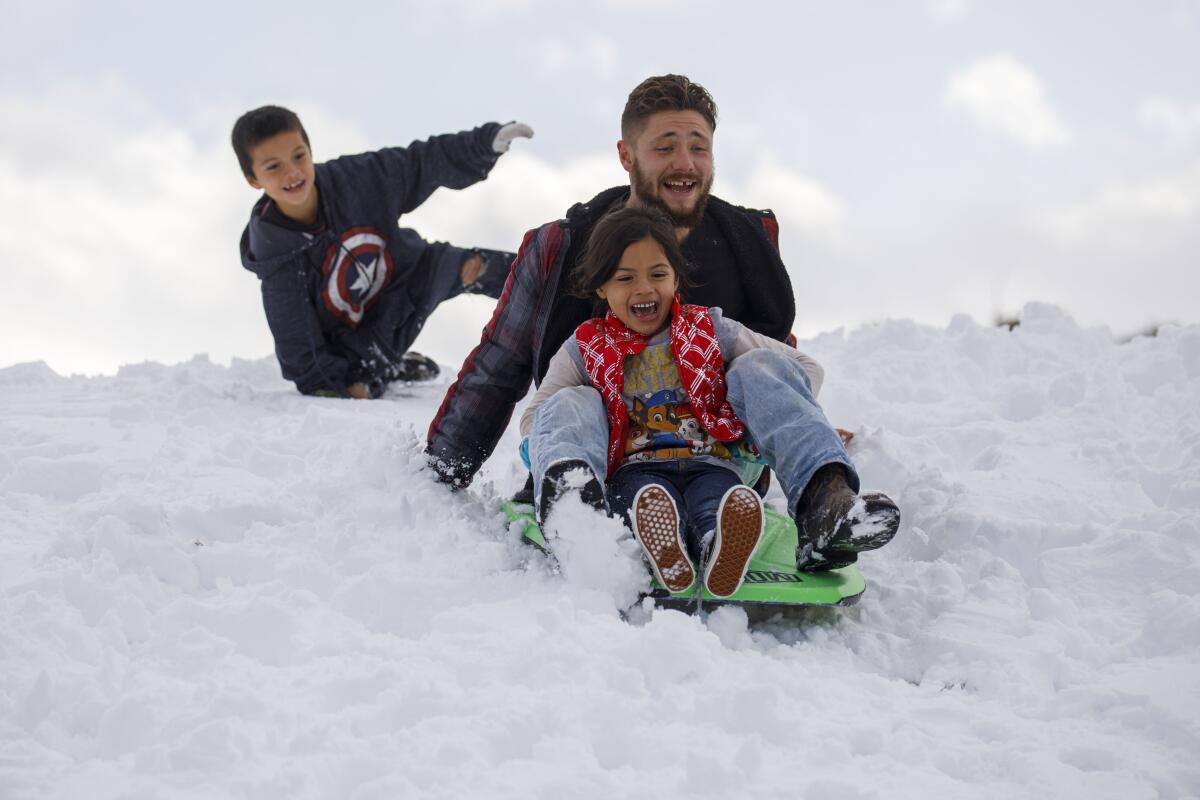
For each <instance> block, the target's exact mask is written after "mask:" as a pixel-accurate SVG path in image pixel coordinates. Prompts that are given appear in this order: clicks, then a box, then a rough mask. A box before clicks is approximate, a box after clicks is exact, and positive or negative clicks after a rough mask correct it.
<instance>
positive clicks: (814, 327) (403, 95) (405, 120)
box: [0, 0, 1200, 373]
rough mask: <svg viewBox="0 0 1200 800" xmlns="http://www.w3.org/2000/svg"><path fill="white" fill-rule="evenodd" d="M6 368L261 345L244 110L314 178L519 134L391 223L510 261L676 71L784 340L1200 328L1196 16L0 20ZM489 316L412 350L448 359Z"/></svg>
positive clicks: (920, 11) (61, 4)
mask: <svg viewBox="0 0 1200 800" xmlns="http://www.w3.org/2000/svg"><path fill="white" fill-rule="evenodd" d="M0 19H3V26H2V27H0V117H2V119H3V124H2V125H0V192H2V194H0V269H2V270H3V275H4V283H5V287H6V291H5V292H4V300H3V313H2V314H0V366H5V365H9V364H12V363H17V362H22V361H32V360H43V361H46V362H47V363H48V364H50V366H52V367H53V368H54V369H56V370H58V371H59V372H62V373H70V372H87V373H95V372H113V371H115V370H116V369H117V368H118V367H119V366H120V365H121V364H126V363H135V362H140V361H143V360H147V359H151V360H157V361H164V362H175V361H179V360H183V359H187V358H190V357H192V356H194V355H196V354H200V353H205V354H208V355H209V357H211V358H212V359H214V360H217V361H227V360H228V359H230V358H231V357H241V358H260V357H263V356H265V355H268V354H269V353H270V352H271V349H272V345H271V340H270V335H269V333H268V331H267V327H266V323H265V321H264V319H263V314H262V309H261V304H260V299H259V290H258V282H257V279H255V278H254V277H253V276H252V275H251V274H250V273H248V272H245V271H244V270H243V269H242V267H241V265H240V262H239V260H238V252H237V243H238V238H239V236H240V234H241V230H242V227H243V226H244V224H245V219H246V215H247V212H248V210H249V208H250V206H251V204H252V203H253V202H254V200H255V197H256V195H255V192H254V191H253V190H251V189H250V188H249V187H248V186H246V184H245V182H244V181H243V180H242V177H241V175H240V172H239V170H238V167H237V163H236V161H235V159H234V157H233V154H232V151H231V150H230V148H229V145H228V132H229V128H230V126H231V125H232V123H233V121H234V119H235V118H236V117H237V116H238V115H239V114H240V113H241V112H242V111H245V110H246V109H248V108H252V107H255V106H259V105H262V104H265V103H281V104H285V105H288V106H291V107H292V108H294V109H295V110H296V111H297V112H298V113H299V114H300V115H301V117H302V118H303V119H304V121H305V124H306V126H307V128H308V130H309V133H310V135H311V137H312V140H313V146H314V150H315V155H316V158H317V159H318V160H323V159H325V158H331V157H334V156H336V155H340V154H343V153H348V152H358V151H361V150H364V149H372V148H377V147H382V146H386V145H394V144H406V143H408V142H409V141H411V140H413V139H415V138H424V137H426V136H428V135H431V134H435V133H441V132H446V131H454V130H461V129H464V128H469V127H473V126H474V125H476V124H479V123H481V122H485V121H488V120H501V121H505V120H510V119H520V120H522V121H525V122H528V123H529V124H531V125H532V126H533V127H534V128H535V130H536V131H537V135H536V137H535V138H534V139H533V140H532V141H528V142H524V141H522V142H518V143H517V144H516V145H515V146H514V148H513V152H512V153H510V154H509V155H507V156H505V157H504V158H502V159H501V161H500V164H499V165H498V167H497V168H496V170H495V171H494V172H493V173H492V177H491V178H489V180H488V181H486V182H485V183H482V184H479V185H477V186H474V187H471V188H469V189H466V190H464V191H461V192H450V191H442V192H439V193H437V194H435V195H434V196H433V198H432V199H431V200H430V201H429V202H427V203H426V205H425V206H424V207H423V208H422V209H420V210H419V211H418V212H417V213H416V214H413V215H410V216H408V217H405V218H404V219H405V224H407V225H410V226H412V227H415V228H417V229H418V230H420V231H421V232H422V233H423V234H425V235H426V237H427V238H437V239H447V240H450V241H453V242H455V243H457V244H462V245H485V246H490V247H501V248H505V249H515V248H516V246H517V245H518V244H519V242H520V238H521V234H522V233H523V232H524V231H525V230H526V229H527V228H530V227H533V226H535V225H537V224H540V223H542V222H545V221H547V220H550V219H553V218H556V217H559V216H561V215H562V214H563V212H564V211H565V210H566V208H567V207H568V206H569V205H570V204H571V203H573V202H575V201H577V200H582V199H586V198H588V197H590V196H592V194H594V193H595V192H596V191H598V190H600V189H602V188H605V187H607V186H610V185H614V184H617V183H622V182H624V181H625V174H624V172H623V171H622V170H621V169H620V166H619V164H618V162H617V157H616V148H615V142H616V140H617V138H618V136H619V130H618V120H619V116H620V112H621V108H622V106H623V104H624V99H625V97H626V95H627V94H628V92H629V90H630V89H631V88H632V87H633V86H634V85H636V84H637V83H638V82H639V81H640V80H641V79H642V78H644V77H646V76H648V75H652V74H659V73H663V72H682V73H684V74H687V75H689V76H690V77H692V78H693V79H694V80H697V81H699V82H700V83H702V84H704V85H705V86H706V87H708V89H709V90H710V91H711V92H712V93H713V95H714V96H715V98H716V100H717V103H718V105H719V107H720V114H721V116H720V121H719V124H718V127H717V131H716V139H715V148H714V156H715V160H716V167H717V180H716V185H715V189H714V192H715V193H716V194H718V195H720V196H722V197H724V198H726V199H728V200H732V201H735V202H739V203H743V204H746V205H752V206H758V207H770V208H772V209H774V210H775V212H776V213H777V214H778V216H779V218H780V225H781V237H780V238H781V245H782V249H783V255H784V260H785V262H786V263H787V265H788V268H789V270H790V272H791V275H792V281H793V284H794V287H795V291H796V301H797V320H796V331H797V333H798V334H799V335H800V336H801V337H807V336H812V335H815V334H817V333H819V332H821V331H826V330H831V329H835V328H838V327H845V328H847V329H850V328H853V327H857V326H860V325H863V324H867V323H870V322H871V321H875V320H880V319H884V318H889V317H890V318H909V319H914V320H917V321H918V322H922V323H931V324H938V325H944V324H946V323H947V322H948V321H949V319H950V318H951V317H952V316H953V315H954V314H956V313H963V314H968V315H970V316H971V317H973V318H975V319H976V320H978V321H979V322H981V323H990V322H991V321H992V320H993V319H994V318H995V316H996V315H998V314H1004V315H1011V314H1016V313H1018V312H1019V310H1020V308H1021V306H1022V305H1023V304H1024V303H1025V302H1028V301H1035V300H1037V301H1045V302H1052V303H1056V304H1058V305H1061V306H1063V307H1064V308H1065V309H1067V311H1068V312H1070V313H1071V314H1072V315H1073V316H1074V317H1075V318H1076V319H1077V320H1078V321H1079V322H1081V323H1082V324H1085V325H1107V326H1108V327H1109V328H1110V329H1111V331H1112V332H1113V334H1114V335H1127V334H1130V333H1133V332H1135V331H1138V330H1140V329H1142V328H1144V327H1146V326H1148V325H1151V324H1155V323H1160V322H1168V321H1175V322H1180V323H1194V322H1200V277H1198V272H1200V270H1198V269H1197V267H1198V265H1200V1H1198V0H1161V1H1160V2H1153V0H1149V1H1148V2H1143V3H1131V2H1054V3H1043V2H974V1H973V0H912V1H911V2H894V3H875V2H858V3H855V2H844V3H834V2H794V3H787V4H784V3H780V4H773V3H754V2H740V3H737V4H731V3H719V2H705V0H689V1H688V2H672V1H671V0H663V2H648V1H647V0H608V2H595V3H589V4H582V3H580V4H572V3H561V2H550V1H549V0H546V2H541V1H540V0H457V1H448V2H436V3H435V2H425V3H403V2H392V3H374V4H373V3H353V2H341V3H336V4H335V3H320V4H318V3H308V2H289V3H246V2H238V3H232V2H223V1H221V0H209V1H208V2H204V3H192V4H187V5H186V6H182V5H180V4H175V3H162V2H106V3H83V2H72V0H40V2H37V3H33V2H7V1H5V2H0ZM489 310H490V306H489V304H488V303H487V302H484V301H482V300H480V299H477V298H468V299H464V300H462V301H455V302H454V303H451V304H447V305H446V306H445V307H444V308H443V309H442V310H441V311H440V312H439V314H438V315H437V316H436V317H435V319H434V321H433V322H432V323H431V325H430V327H429V328H427V329H426V332H425V333H424V334H423V335H422V338H421V340H419V341H418V344H417V348H418V349H420V350H423V351H425V352H428V353H431V354H433V355H435V356H437V357H439V358H441V359H443V360H455V359H460V358H461V357H462V356H463V355H464V354H465V351H466V349H467V348H468V347H469V346H470V344H471V343H472V342H473V341H475V340H477V338H478V331H479V328H480V327H481V325H482V323H483V322H484V321H485V320H486V317H487V315H488V312H489Z"/></svg>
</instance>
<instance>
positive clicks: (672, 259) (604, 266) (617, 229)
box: [572, 206, 691, 311]
mask: <svg viewBox="0 0 1200 800" xmlns="http://www.w3.org/2000/svg"><path fill="white" fill-rule="evenodd" d="M647 236H649V237H650V238H652V239H654V241H656V242H658V244H659V246H661V247H662V249H663V253H664V254H665V255H666V256H667V263H668V264H670V265H671V268H672V269H673V270H675V275H676V276H677V277H678V278H679V285H680V286H690V285H691V284H690V282H689V281H688V264H687V261H686V260H685V259H684V257H683V250H682V249H680V247H679V239H678V237H676V235H675V223H674V222H672V221H671V218H670V217H668V216H667V215H666V214H664V213H663V212H662V211H659V210H658V209H657V208H654V207H653V206H626V207H624V208H619V209H617V210H616V211H613V212H612V213H610V214H607V215H605V216H604V217H602V218H601V219H600V221H599V222H597V223H596V226H595V227H594V228H592V233H591V235H590V236H589V237H588V240H587V245H586V246H585V247H584V249H583V254H582V255H581V256H580V257H579V262H578V263H577V264H576V265H575V273H574V277H573V280H572V284H573V285H572V289H573V290H574V294H575V295H576V296H577V297H582V298H585V299H592V300H595V299H596V290H597V289H599V288H600V287H601V286H603V285H604V284H605V283H606V282H607V281H608V279H609V278H611V277H612V276H613V273H615V272H616V271H617V267H618V266H619V265H620V263H621V256H622V255H623V254H624V253H625V248H627V247H629V245H631V244H635V243H636V242H640V241H641V240H642V239H645V238H646V237H647ZM604 307H606V306H605V304H604V302H603V301H599V302H598V303H597V304H596V309H597V311H599V310H600V309H601V308H604Z"/></svg>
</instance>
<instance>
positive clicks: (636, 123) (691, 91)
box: [621, 75, 717, 141]
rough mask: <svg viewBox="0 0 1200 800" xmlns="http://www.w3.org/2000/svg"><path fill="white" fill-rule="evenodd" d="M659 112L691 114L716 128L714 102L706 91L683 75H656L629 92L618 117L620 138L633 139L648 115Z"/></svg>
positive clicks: (715, 104) (639, 131) (715, 107)
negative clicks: (702, 118)
mask: <svg viewBox="0 0 1200 800" xmlns="http://www.w3.org/2000/svg"><path fill="white" fill-rule="evenodd" d="M659 111H695V112H697V113H699V114H700V116H702V117H704V119H705V120H707V121H708V125H709V127H710V128H712V129H713V130H714V131H715V130H716V129H717V103H716V101H715V100H713V99H712V95H711V94H709V93H708V90H707V89H705V88H704V87H703V86H701V85H700V84H698V83H692V81H690V80H688V78H687V77H686V76H684V75H656V76H654V77H652V78H646V80H644V81H642V82H641V83H639V84H638V85H637V87H636V88H634V90H633V91H632V92H630V93H629V99H628V100H627V101H625V111H624V112H623V113H622V114H621V138H622V139H624V140H625V141H630V140H632V139H636V138H637V135H638V134H639V133H641V132H642V127H643V126H644V124H645V122H646V120H647V119H649V118H650V115H651V114H657V113H658V112H659Z"/></svg>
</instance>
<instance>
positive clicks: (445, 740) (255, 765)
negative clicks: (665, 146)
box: [0, 306, 1200, 800]
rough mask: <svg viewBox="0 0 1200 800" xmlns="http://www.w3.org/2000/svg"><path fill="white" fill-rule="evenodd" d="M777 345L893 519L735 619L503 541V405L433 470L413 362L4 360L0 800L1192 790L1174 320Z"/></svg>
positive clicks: (1185, 474) (1184, 505)
mask: <svg viewBox="0 0 1200 800" xmlns="http://www.w3.org/2000/svg"><path fill="white" fill-rule="evenodd" d="M800 346H801V349H803V350H805V351H806V352H809V353H810V354H812V355H813V356H815V357H816V358H817V359H818V360H820V361H821V362H822V363H823V365H824V366H825V368H826V374H827V378H826V383H825V388H824V390H823V395H822V397H821V400H822V403H823V405H824V407H825V409H826V412H827V415H828V416H829V418H830V420H831V421H832V422H833V423H834V424H836V425H838V426H840V427H844V428H849V429H851V430H853V431H855V433H856V434H857V435H856V438H855V441H854V443H853V445H852V447H851V455H852V456H853V457H854V459H855V462H856V464H857V465H858V467H859V470H860V472H861V474H862V478H863V484H864V487H866V488H871V489H879V490H883V491H886V492H888V493H890V494H891V495H892V496H893V498H895V499H896V500H897V501H898V503H899V504H900V507H901V509H902V512H903V515H904V516H903V522H902V525H901V529H900V532H899V534H898V535H897V537H896V539H895V541H894V542H893V543H892V544H890V545H889V546H888V547H886V548H884V549H883V550H880V551H878V552H876V553H871V554H868V555H866V556H864V558H863V559H862V560H861V562H860V567H861V569H862V571H863V573H864V575H865V576H866V578H867V581H868V590H867V593H866V595H865V596H864V598H863V600H862V602H861V604H860V605H859V606H858V607H856V608H855V609H851V610H819V611H815V612H811V613H807V614H804V615H802V616H800V617H799V618H797V619H791V620H771V621H767V622H765V623H758V624H749V623H748V622H747V616H746V613H745V612H744V611H743V610H741V609H738V608H724V609H721V610H719V611H716V612H714V613H712V614H711V615H708V616H706V617H703V618H696V617H690V616H686V615H683V614H681V613H678V612H674V611H664V610H657V609H654V608H653V607H651V606H649V605H647V604H644V603H643V604H638V603H637V602H636V600H635V598H636V596H637V593H638V591H639V590H640V589H641V588H643V587H644V586H645V583H644V581H645V573H644V571H642V572H639V568H640V563H639V561H638V557H637V551H636V548H635V547H634V545H633V543H632V542H631V540H630V539H629V538H628V536H627V535H626V534H625V533H624V532H623V530H622V529H621V528H620V526H619V525H618V526H615V527H614V526H613V525H612V524H611V523H609V522H607V521H604V520H600V519H594V518H592V519H589V514H591V513H592V512H589V511H587V510H586V509H584V508H583V507H582V506H580V507H578V508H565V509H563V514H564V515H565V516H564V519H565V520H566V522H565V523H564V524H562V525H560V530H561V533H560V542H559V545H558V546H559V547H560V550H561V556H562V558H561V562H562V563H561V568H560V569H558V570H555V569H552V568H551V567H550V565H549V564H548V563H547V562H546V560H545V559H543V558H542V557H541V556H540V555H539V554H538V553H536V552H535V551H533V550H531V549H529V548H527V547H525V546H523V545H521V544H520V542H519V540H518V534H517V533H516V531H514V530H510V529H509V526H508V525H507V524H506V522H505V518H504V516H503V515H502V514H501V513H500V512H499V503H500V501H501V499H503V498H504V497H506V496H507V495H508V494H509V493H511V492H512V491H514V490H515V489H517V488H518V487H519V485H520V483H521V482H522V480H523V470H522V468H521V467H520V464H519V460H518V459H517V457H516V445H517V439H516V432H515V431H514V430H510V431H509V432H508V433H507V434H506V436H505V438H504V440H503V441H502V442H501V445H500V448H499V449H498V451H497V455H496V456H495V457H494V458H493V459H492V460H491V461H490V462H489V464H488V465H487V468H486V470H485V472H484V474H483V475H481V477H480V479H479V480H477V481H476V483H475V484H474V485H473V486H472V488H471V489H470V490H469V491H466V492H458V493H450V492H449V491H447V490H446V489H445V488H444V487H443V486H441V485H439V484H437V483H435V482H434V481H433V480H432V478H431V477H430V475H429V473H428V472H426V471H425V470H424V469H423V459H422V457H421V453H420V451H421V446H422V443H423V439H424V432H425V429H426V427H427V425H428V421H429V420H430V419H431V418H432V416H433V413H434V411H435V409H436V407H437V405H438V403H439V402H440V399H441V396H442V394H443V392H444V391H445V388H446V387H445V383H439V384H437V385H426V386H418V387H408V388H393V389H392V390H391V391H390V392H389V393H388V395H386V396H385V398H383V399H382V400H379V401H374V402H366V401H364V402H354V401H343V400H331V399H318V398H307V397H302V396H300V395H298V394H296V393H295V392H294V391H293V389H292V388H291V386H290V385H289V384H287V383H285V382H283V381H282V380H281V379H280V378H279V377H278V368H277V367H276V365H275V364H274V362H273V361H272V360H269V359H268V360H263V361H254V362H236V363H235V364H234V365H233V366H231V367H223V366H219V365H215V364H212V363H210V362H208V361H207V360H206V359H204V358H197V359H194V360H193V361H191V362H188V363H186V364H180V365H176V366H162V365H157V364H142V365H136V366H131V367H127V368H125V369H123V370H121V372H120V373H119V374H118V375H117V376H115V377H106V378H82V377H64V376H58V375H55V374H53V372H52V371H51V370H49V368H48V367H46V366H45V365H44V364H33V365H28V364H26V365H18V366H15V367H9V368H7V369H3V370H0V386H2V387H3V388H4V390H5V391H4V392H3V393H0V442H2V444H3V447H2V448H0V675H2V676H3V678H2V679H0V752H3V753H4V757H3V758H0V797H5V798H8V797H13V798H26V797H89V798H117V797H147V798H156V797H162V798H211V797H223V798H231V797H232V798H243V797H244V798H262V797H301V798H302V797H328V798H335V797H336V798H384V797H387V798H395V797H489V798H531V797H545V798H561V797H572V798H578V797H588V798H590V797H595V798H613V797H632V796H645V797H688V798H698V797H721V798H726V797H740V796H753V795H754V794H762V795H763V796H776V795H779V794H780V793H784V794H787V795H788V796H795V797H799V798H812V799H813V800H816V799H817V798H838V799H839V800H849V799H851V798H853V799H858V798H884V797H924V798H933V797H945V798H974V797H979V798H985V797H986V798H1015V797H1060V798H1061V797H1088V798H1122V800H1126V799H1127V798H1155V797H1157V798H1180V799H1182V798H1194V797H1198V796H1200V767H1197V761H1196V758H1195V754H1196V753H1197V752H1200V723H1198V720H1200V327H1187V328H1165V329H1163V330H1162V331H1160V333H1159V335H1158V336H1157V337H1155V338H1141V339H1136V340H1134V341H1132V342H1129V343H1126V344H1116V343H1114V342H1113V341H1112V340H1111V338H1110V336H1109V335H1108V333H1107V331H1104V330H1085V329H1080V328H1079V327H1078V326H1077V325H1076V324H1075V323H1074V322H1073V321H1072V320H1071V319H1070V318H1069V317H1067V316H1066V315H1065V314H1064V313H1063V312H1062V311H1060V310H1058V309H1056V308H1053V307H1047V306H1030V307H1028V308H1026V309H1025V311H1024V313H1023V315H1022V324H1021V325H1020V326H1019V327H1018V328H1016V329H1015V330H1014V331H1012V332H1009V331H1007V330H1005V329H1002V328H985V327H980V326H978V325H976V324H975V323H973V322H971V321H970V320H969V319H966V318H959V319H955V320H954V321H953V322H952V323H951V324H950V325H949V326H948V327H947V328H944V329H938V328H931V327H925V326H920V325H916V324H913V323H911V322H904V321H893V322H887V323H883V324H879V325H875V326H870V327H867V328H862V329H858V330H854V331H851V332H848V333H847V332H841V331H838V332H834V333H829V334H825V335H822V336H820V337H818V338H816V339H814V340H810V341H806V342H802V343H801V345H800ZM446 366H447V367H450V368H449V369H446V370H445V372H446V373H452V372H454V370H453V367H454V366H455V365H446ZM779 499H780V498H779V497H778V495H773V496H772V497H771V498H769V500H772V501H778V500H779ZM589 522H591V523H592V524H591V525H590V526H589ZM631 606H632V607H631Z"/></svg>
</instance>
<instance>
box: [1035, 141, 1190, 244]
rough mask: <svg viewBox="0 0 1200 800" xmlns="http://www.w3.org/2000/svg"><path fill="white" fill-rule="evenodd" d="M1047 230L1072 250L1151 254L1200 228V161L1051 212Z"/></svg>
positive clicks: (1045, 222) (1110, 188) (1046, 220)
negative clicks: (1166, 174)
mask: <svg viewBox="0 0 1200 800" xmlns="http://www.w3.org/2000/svg"><path fill="white" fill-rule="evenodd" d="M1042 226H1043V227H1044V229H1046V230H1047V231H1049V232H1050V233H1051V234H1052V235H1053V236H1054V237H1055V238H1056V239H1058V240H1059V241H1060V242H1061V243H1063V244H1066V245H1068V246H1072V247H1079V246H1084V247H1088V248H1095V247H1103V248H1108V249H1117V250H1121V251H1125V252H1129V253H1132V254H1134V255H1137V254H1149V253H1151V252H1155V251H1158V250H1161V249H1162V248H1163V247H1164V246H1168V245H1169V243H1171V242H1173V241H1175V240H1177V239H1178V238H1179V237H1180V236H1181V235H1187V233H1188V232H1189V231H1194V230H1196V229H1197V228H1198V227H1200V162H1197V163H1195V164H1193V165H1192V166H1191V168H1190V169H1182V170H1180V171H1178V172H1176V173H1174V174H1171V175H1169V176H1165V177H1159V178H1153V179H1147V180H1143V181H1140V182H1136V183H1121V184H1112V185H1109V186H1107V187H1105V188H1104V189H1102V190H1101V191H1099V192H1098V193H1097V194H1096V195H1095V196H1094V197H1092V198H1089V199H1088V200H1086V201H1084V202H1081V203H1078V204H1075V205H1073V206H1069V207H1066V208H1061V209H1056V210H1052V211H1049V212H1047V213H1046V214H1045V216H1044V217H1043V220H1042Z"/></svg>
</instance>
